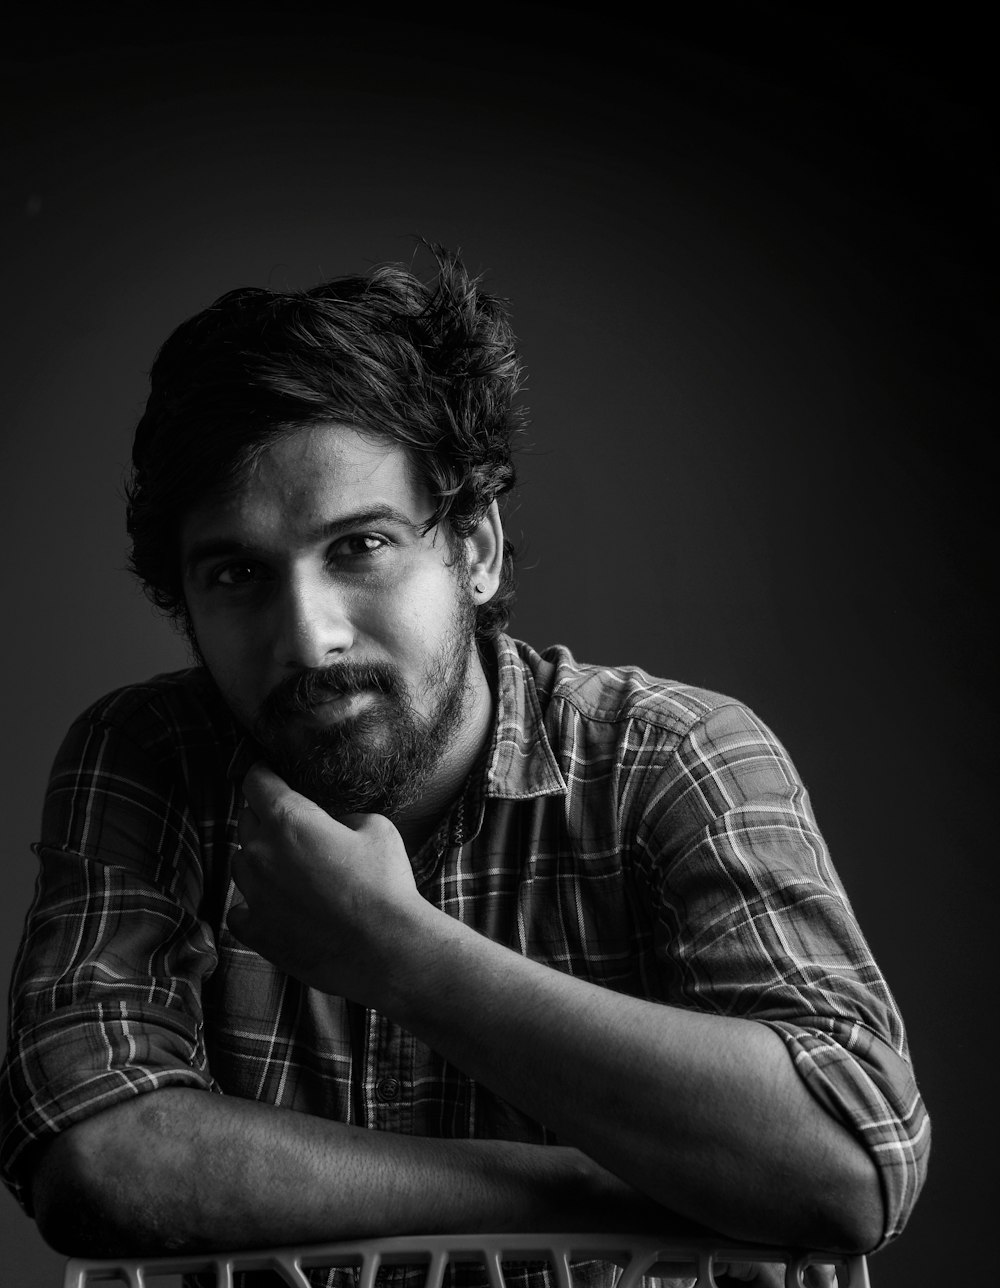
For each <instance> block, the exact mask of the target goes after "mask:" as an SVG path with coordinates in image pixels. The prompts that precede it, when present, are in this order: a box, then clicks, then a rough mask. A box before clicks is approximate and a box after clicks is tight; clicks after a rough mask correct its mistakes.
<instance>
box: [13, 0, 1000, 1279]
mask: <svg viewBox="0 0 1000 1288" xmlns="http://www.w3.org/2000/svg"><path fill="white" fill-rule="evenodd" d="M144 12H145V15H146V16H145V17H144V18H143V19H142V20H141V21H139V20H137V19H136V17H135V16H134V15H131V14H129V13H128V11H126V10H125V9H124V8H123V9H122V10H121V11H120V12H117V11H115V12H110V11H108V12H103V13H102V12H101V11H99V10H95V9H93V8H87V9H86V16H85V18H84V17H80V18H77V19H75V20H74V19H62V18H61V19H60V20H59V23H60V25H59V26H58V29H56V27H55V25H54V24H53V25H52V26H51V28H50V27H49V26H47V22H46V18H45V16H44V15H40V16H39V17H37V18H34V17H32V15H30V14H29V15H27V16H23V17H22V19H21V20H20V23H19V25H18V27H17V28H16V29H15V31H14V32H13V34H12V35H10V36H9V39H8V44H7V51H8V52H7V55H6V63H5V72H4V92H5V97H6V100H7V102H6V105H5V108H4V117H3V119H4V120H5V122H6V127H5V128H6V137H5V144H4V150H3V158H2V160H3V169H2V175H3V205H2V212H3V215H2V218H3V223H2V228H3V241H4V249H5V254H6V260H7V263H6V267H5V273H4V278H3V301H4V304H5V306H6V307H5V310H4V312H5V321H4V333H5V334H4V346H3V356H4V359H5V374H4V378H3V382H2V389H0V395H2V399H3V408H2V421H0V426H2V429H0V434H2V438H0V450H2V465H3V472H2V479H3V489H4V503H3V519H4V525H5V527H4V536H3V548H4V550H5V552H6V557H5V559H4V561H3V562H4V571H5V574H6V578H7V587H6V590H5V594H4V602H5V604H6V606H7V614H6V626H5V629H4V631H3V645H4V665H3V679H4V703H5V708H4V710H5V720H4V728H5V731H6V739H5V744H6V746H5V757H4V768H3V779H2V781H3V787H4V807H3V808H4V815H5V820H6V846H5V849H4V865H5V868H4V881H5V889H6V893H5V898H4V900H3V905H2V918H3V920H2V930H0V935H2V938H0V956H2V960H0V969H2V970H3V971H4V972H6V971H7V969H8V967H9V963H10V961H11V959H12V957H13V953H14V950H15V945H16V941H17V938H18V934H19V930H20V925H21V919H22V916H23V913H24V910H25V908H26V906H27V902H28V900H29V897H30V891H31V886H32V880H33V859H32V857H31V855H30V853H29V852H28V844H29V842H30V841H31V840H32V839H33V836H34V831H35V827H36V819H37V814H38V809H39V804H40V798H41V793H42V790H43V787H44V780H45V776H46V773H47V769H48V764H49V762H50V759H51V756H52V754H53V752H54V750H55V747H56V746H57V744H58V741H59V739H60V737H61V735H62V733H63V731H64V729H65V727H66V725H67V723H68V721H69V719H70V718H71V717H72V716H73V715H74V714H76V713H77V712H78V711H79V710H80V709H81V708H82V707H83V706H84V705H85V704H86V703H87V702H88V701H90V700H91V699H93V698H96V697H97V696H99V695H100V694H101V693H103V692H105V691H106V690H108V689H109V688H112V687H115V686H117V685H119V684H123V683H126V682H128V681H131V680H138V679H141V678H143V677H145V676H147V675H148V674H150V673H151V672H153V671H156V670H162V669H168V668H173V667H175V666H178V665H181V664H183V662H184V660H185V657H184V651H183V648H182V647H181V645H180V643H179V642H178V641H177V640H176V639H175V638H174V637H172V636H171V634H170V632H169V630H168V629H167V627H166V626H165V625H164V624H163V623H162V622H160V621H158V620H157V619H156V618H155V617H154V615H153V614H152V611H151V610H150V609H149V608H148V607H147V606H146V604H145V601H144V600H143V599H142V598H141V596H140V595H139V594H138V593H137V592H136V591H135V589H134V588H133V586H132V584H131V583H130V580H129V578H128V576H127V575H126V574H125V573H124V572H123V571H122V568H123V565H124V535H125V534H124V525H123V517H122V505H121V478H122V471H123V467H124V465H125V463H126V461H127V458H128V453H129V445H130V437H131V427H132V425H133V424H134V421H135V418H136V416H137V414H138V413H139V410H140V408H141V406H142V403H143V399H144V391H145V372H146V370H148V367H149V364H150V361H151V359H152V356H153V353H154V352H155V349H156V347H157V346H158V344H159V343H160V342H161V341H162V340H163V339H164V337H165V336H166V334H167V333H168V331H169V330H170V329H171V328H172V327H173V326H174V325H176V324H177V323H178V322H180V321H181V320H182V319H183V318H185V317H186V316H188V315H189V314H190V313H192V312H193V311H195V310H196V309H197V308H200V307H202V306H204V305H205V304H207V303H208V302H210V301H211V300H212V299H213V298H214V297H215V296H216V295H218V294H219V293H221V292H222V291H224V290H226V289H229V288H230V287H233V286H236V285H244V284H259V285H270V286H274V287H303V286H308V285H311V284H313V282H314V281H316V280H317V279H319V278H320V277H322V276H327V275H334V274H337V273H341V272H348V271H355V270H359V269H362V268H364V267H365V266H366V265H368V264H370V263H372V262H376V261H379V260H383V259H407V258H408V257H409V255H410V253H411V248H412V242H411V240H410V237H411V235H412V234H414V233H419V234H423V235H424V236H426V237H428V238H431V239H434V240H438V241H441V242H444V243H445V244H447V245H450V246H452V247H456V246H461V247H462V248H463V249H464V251H465V253H466V257H467V260H468V262H469V263H470V264H471V266H472V267H473V268H476V269H482V270H486V271H487V272H488V275H489V280H490V282H491V283H492V285H493V287H494V288H495V289H496V290H497V291H499V292H500V293H501V294H503V295H505V296H508V297H510V298H511V299H512V301H513V305H514V318H515V325H516V327H517V330H518V332H519V335H520V337H521V339H522V343H523V351H524V356H525V358H526V361H527V363H528V366H529V368H530V373H531V375H530V384H529V390H528V394H527V401H528V403H529V404H530V406H531V409H532V428H531V433H530V442H529V445H528V447H529V450H528V451H527V452H526V453H525V454H524V455H523V457H522V460H521V475H522V479H523V488H522V492H521V498H520V502H519V504H518V505H517V507H516V508H514V509H513V510H512V511H511V512H510V513H509V515H508V521H509V527H510V529H511V531H512V534H513V535H514V537H515V539H518V540H521V541H522V545H523V548H524V555H525V559H524V570H523V572H522V578H521V586H522V589H521V593H520V598H519V606H518V609H517V613H516V617H515V621H514V629H515V632H516V633H517V634H520V635H522V636H524V637H525V638H528V639H529V640H531V642H533V643H535V644H536V645H542V644H546V643H551V642H554V641H556V640H558V641H561V642H564V643H566V644H569V645H570V646H571V647H572V648H573V649H574V650H575V652H576V653H577V655H578V656H579V657H581V658H583V659H586V660H589V661H601V662H609V663H616V662H637V663H640V664H642V665H644V666H646V667H647V668H648V669H650V670H652V671H653V672H655V673H659V674H666V675H670V676H673V677H677V678H682V679H685V680H688V681H692V682H696V683H699V684H702V685H705V686H708V687H712V688H715V689H718V690H722V691H724V692H730V693H734V694H736V695H737V696H739V697H741V698H743V699H744V700H746V701H748V702H749V703H750V704H751V705H753V706H755V707H756V709H757V710H758V711H759V713H760V714H761V715H762V716H763V717H764V718H765V719H767V720H768V721H769V722H770V723H771V724H772V725H773V726H774V727H775V728H776V729H777V730H778V732H779V733H780V734H781V736H782V737H783V739H784V740H785V742H786V743H787V744H788V745H789V747H790V748H791V750H792V753H793V755H794V756H795V759H796V760H797V762H798V764H799V766H800V768H801V770H802V772H803V774H804V776H805V778H806V781H807V783H808V784H809V785H810V786H811V788H812V792H813V796H814V800H815V803H816V807H817V811H818V814H819V818H820V822H821V824H823V826H824V829H825V831H826V833H827V835H828V838H829V840H830V843H831V846H832V849H833V853H834V857H835V860H836V862H837V865H838V867H839V870H840V872H841V875H842V877H843V878H844V880H845V882H846V884H847V887H848V890H849V892H850V893H851V895H852V898H853V900H854V903H855V906H856V909H857V912H858V915H859V917H860V920H861V922H862V925H863V926H864V928H865V929H866V931H867V933H868V936H869V938H870V940H871V941H872V943H873V946H874V948H875V951H876V954H877V956H878V958H879V960H880V962H881V963H882V965H883V968H884V970H885V972H886V974H887V975H888V978H889V981H890V984H891V985H892V987H893V989H894V991H895V993H896V995H897V997H898V998H899V1001H900V1003H901V1005H902V1008H903V1011H904V1014H905V1015H906V1017H907V1020H908V1024H909V1029H910V1035H911V1042H912V1047H913V1052H914V1057H915V1062H916V1068H917V1072H918V1077H919V1079H920V1082H921V1086H922V1089H923V1090H924V1093H925V1095H926V1098H927V1101H928V1103H929V1105H930V1108H931V1111H932V1114H933V1115H934V1121H935V1149H934V1158H933V1166H932V1169H931V1176H930V1181H929V1183H928V1186H927V1190H926V1192H925V1195H924V1197H923V1199H922V1201H921V1203H920V1204H919V1205H918V1208H917V1210H916V1214H915V1216H914V1218H913V1222H912V1225H911V1227H910V1229H909V1230H908V1231H907V1233H906V1234H905V1235H904V1236H903V1238H902V1239H901V1240H900V1241H899V1242H898V1243H897V1244H896V1245H894V1246H893V1247H891V1248H890V1249H888V1250H887V1251H886V1252H884V1253H883V1254H880V1255H879V1256H878V1258H877V1259H876V1260H875V1261H874V1263H873V1266H872V1275H873V1281H874V1283H875V1285H876V1288H892V1286H893V1285H898V1286H900V1288H901V1286H902V1285H907V1286H908V1288H913V1286H914V1285H923V1284H931V1283H937V1282H942V1283H944V1282H948V1283H959V1282H961V1283H967V1282H970V1281H971V1276H972V1268H973V1267H974V1266H979V1265H982V1266H984V1268H985V1271H986V1273H987V1275H989V1273H990V1269H989V1262H988V1260H987V1259H986V1255H985V1251H984V1249H983V1248H982V1247H980V1246H978V1244H977V1241H976V1236H977V1235H978V1234H982V1233H984V1232H988V1231H991V1230H992V1225H991V1224H989V1222H990V1221H991V1218H992V1205H991V1206H990V1207H987V1198H988V1195H987V1189H988V1187H989V1184H990V1182H989V1181H988V1179H987V1178H988V1176H989V1175H990V1174H991V1171H992V1169H991V1168H989V1162H990V1150H991V1148H992V1149H995V1148H996V1140H995V1135H993V1137H992V1138H991V1133H995V1125H994V1124H995V1113H994V1112H993V1111H992V1109H991V1097H994V1096H995V1078H993V1077H992V1075H991V1072H990V1064H989V1058H988V1054H987V1049H986V1048H987V1047H988V1037H989V1029H988V1028H987V1023H988V1020H987V1018H986V1017H985V1016H984V1014H983V1011H984V1007H983V1006H982V1005H981V1004H980V1000H979V999H980V997H981V996H983V995H985V993H986V982H987V978H988V976H987V974H986V972H987V970H988V969H989V968H988V966H987V961H989V964H990V967H992V963H993V960H994V958H995V952H994V951H992V950H990V951H989V953H988V946H990V945H991V944H992V940H993V922H994V917H995V914H996V904H997V898H996V888H995V885H994V884H993V882H992V881H991V879H990V877H991V875H992V874H991V870H990V869H991V859H992V850H993V848H994V846H993V838H992V836H991V834H990V832H989V830H988V827H987V826H986V825H985V820H987V819H988V818H989V813H988V810H989V807H990V805H991V803H992V795H991V794H990V793H991V789H992V788H993V778H992V775H988V769H987V757H988V751H987V747H988V732H989V730H990V724H991V715H992V675H991V674H988V672H987V665H986V660H987V656H988V655H989V656H990V657H991V659H992V653H993V649H992V648H990V647H989V646H990V644H991V643H992V640H991V639H990V638H989V632H988V631H987V628H986V624H985V621H984V614H983V613H982V611H981V605H983V603H984V602H985V601H986V597H987V595H988V594H989V592H990V590H991V589H992V585H991V581H990V578H989V576H988V574H987V571H986V568H987V550H986V531H985V519H984V513H985V509H986V506H987V504H988V501H987V497H988V496H989V495H990V494H991V493H992V492H993V490H994V488H993V482H992V477H993V476H992V474H991V473H989V472H988V471H987V462H986V456H985V448H984V442H985V436H986V424H987V419H986V418H987V402H988V394H989V393H990V392H991V388H990V385H991V381H992V375H990V376H989V378H988V375H987V353H988V352H990V353H992V350H991V349H990V348H989V347H988V346H989V340H988V328H987V300H988V294H987V287H986V286H985V285H984V275H985V272H986V266H987V264H988V262H989V261H988V258H987V255H986V247H987V236H986V234H987V228H988V223H989V222H990V221H991V220H992V216H993V208H992V207H991V206H990V204H989V200H990V198H989V194H990V190H991V186H990V185H991V181H992V175H991V174H989V173H988V172H987V171H986V169H985V167H986V164H987V159H986V158H987V155H988V153H987V149H986V144H987V140H986V138H985V126H984V124H983V114H982V112H981V110H980V107H979V97H980V91H981V88H982V82H981V80H980V78H979V74H978V72H977V68H976V63H975V52H976V50H977V48H978V47H979V46H980V45H981V44H982V43H984V42H985V32H984V31H983V30H976V29H974V28H970V27H969V26H968V24H967V23H966V22H965V20H964V18H963V13H962V10H961V8H956V7H954V6H951V7H949V10H948V14H949V20H948V25H947V27H946V29H944V30H941V29H940V28H936V29H934V30H931V28H930V27H929V26H927V27H925V28H921V27H920V26H919V20H918V19H917V18H916V17H915V15H914V13H913V12H912V11H910V12H909V14H908V16H907V21H906V23H905V24H897V23H895V22H894V21H893V20H892V17H891V15H889V14H886V13H885V11H883V16H882V18H873V16H872V13H871V11H869V12H868V13H867V15H866V20H865V22H864V24H855V23H853V22H852V21H851V20H850V19H849V18H847V17H845V16H844V14H843V12H842V11H841V10H839V9H838V10H832V9H829V7H826V6H824V7H823V17H822V18H819V17H815V18H806V17H803V16H801V15H800V16H794V15H791V14H788V13H785V12H784V11H783V10H782V9H780V8H777V7H771V6H765V5H750V6H740V7H736V8H734V9H733V11H732V13H729V11H727V10H726V8H725V7H723V8H721V9H720V8H719V7H713V8H712V9H711V13H710V14H709V17H708V19H706V21H705V22H704V23H703V24H701V25H692V24H685V23H684V22H681V21H679V20H678V19H677V18H676V17H668V19H667V20H666V21H665V22H664V20H663V19H662V18H661V20H660V27H659V29H658V30H654V29H652V28H651V27H650V26H649V22H650V19H648V18H642V17H640V16H639V14H638V12H637V11H636V10H632V9H630V8H629V7H624V8H622V7H619V9H617V10H616V11H615V20H614V23H613V24H608V23H607V21H603V22H602V21H599V20H597V19H595V18H593V17H591V16H588V12H587V11H586V10H583V9H580V8H576V7H569V6H566V7H557V6H545V5H536V6H531V7H521V6H517V5H515V6H512V7H508V8H506V9H505V10H504V11H503V13H502V14H500V13H498V14H497V15H496V16H495V17H494V18H492V19H486V18H475V17H471V16H470V13H469V12H460V11H447V10H441V9H438V10H435V14H436V17H434V18H433V19H427V20H418V19H412V20H408V19H406V18H404V17H402V16H396V15H395V14H394V13H393V12H392V11H391V10H390V11H389V12H388V13H387V12H386V10H385V9H384V8H383V9H380V10H379V16H378V17H373V18H372V19H371V20H370V21H367V20H366V19H365V18H363V17H352V18H348V17H346V16H345V15H344V14H343V13H341V12H339V11H338V8H337V6H335V5H333V6H329V7H328V8H327V9H326V10H325V11H323V12H324V13H325V16H324V17H323V18H320V17H319V16H318V14H319V12H320V11H318V10H316V9H314V8H312V7H310V6H305V5H301V4H295V3H290V4H284V5H281V6H276V5H275V6H273V7H271V8H268V7H263V8H259V9H256V10H254V12H253V14H252V15H251V14H250V13H249V12H248V11H246V10H243V9H238V8H235V7H234V8H232V9H229V8H227V7H226V6H217V7H215V8H213V9H212V10H211V12H210V14H209V16H207V17H206V16H205V15H204V14H202V15H200V16H199V15H197V14H195V13H194V11H192V12H190V13H187V12H186V11H185V10H184V9H183V8H181V9H178V8H177V7H174V6H171V7H170V8H167V7H165V6H160V7H157V9H156V10H155V11H154V12H150V11H148V7H147V10H145V11H144ZM668 12H669V11H668ZM137 21H138V25H137ZM67 22H69V24H70V25H68V26H67V25H66V23H67ZM74 24H75V25H74ZM915 24H917V25H916V26H915ZM522 538H523V540H522ZM988 649H989V654H988ZM987 953H988V955H987ZM990 1009H992V1008H990ZM0 1223H2V1224H0V1229H2V1234H0V1239H2V1247H3V1255H2V1258H0V1283H2V1284H3V1285H5V1286H10V1288H48V1286H50V1285H51V1286H52V1288H54V1286H55V1285H56V1284H58V1283H59V1282H60V1274H61V1270H60V1264H61V1263H60V1258H58V1257H57V1256H55V1255H54V1254H52V1253H50V1252H48V1251H47V1250H46V1249H45V1248H44V1246H43V1245H42V1243H41V1240H40V1239H39V1237H38V1236H37V1234H36V1232H35V1230H34V1227H33V1226H32V1225H31V1224H30V1223H29V1222H28V1221H27V1220H26V1219H25V1218H24V1217H23V1216H22V1215H21V1214H20V1213H19V1212H18V1211H17V1209H16V1207H15V1205H14V1204H13V1202H12V1201H11V1200H10V1199H9V1198H6V1197H5V1198H3V1199H0ZM960 1243H961V1246H960Z"/></svg>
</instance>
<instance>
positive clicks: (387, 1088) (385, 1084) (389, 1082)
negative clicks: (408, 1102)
mask: <svg viewBox="0 0 1000 1288" xmlns="http://www.w3.org/2000/svg"><path fill="white" fill-rule="evenodd" d="M375 1099H376V1100H381V1102H382V1104H384V1105H386V1104H388V1103H389V1101H391V1100H398V1099H399V1079H398V1078H379V1080H378V1082H376V1084H375Z"/></svg>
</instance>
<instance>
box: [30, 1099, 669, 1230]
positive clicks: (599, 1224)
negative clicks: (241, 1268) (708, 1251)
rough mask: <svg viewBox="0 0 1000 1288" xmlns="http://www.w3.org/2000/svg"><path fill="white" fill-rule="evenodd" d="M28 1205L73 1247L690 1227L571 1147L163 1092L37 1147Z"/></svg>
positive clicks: (120, 1107) (45, 1227) (124, 1105)
mask: <svg viewBox="0 0 1000 1288" xmlns="http://www.w3.org/2000/svg"><path fill="white" fill-rule="evenodd" d="M32 1199H33V1204H34V1208H35V1215H36V1218H37V1220H38V1224H39V1228H40V1229H41V1231H42V1233H43V1235H44V1237H45V1238H46V1240H47V1241H48V1242H49V1243H50V1244H52V1246H53V1247H55V1248H56V1249H58V1250H59V1251H61V1252H64V1253H66V1254H71V1255H88V1254H89V1255H120V1256H128V1255H142V1254H146V1255H149V1254H158V1253H159V1254H164V1253H168V1252H171V1251H193V1252H196V1251H202V1250H211V1249H219V1248H225V1247H233V1248H240V1247H243V1248H253V1247H267V1246H274V1245H280V1244H288V1243H313V1242H325V1241H328V1240H336V1239H346V1238H365V1237H376V1236H384V1235H387V1234H412V1233H455V1232H459V1233H460V1232H463V1231H467V1232H470V1233H475V1232H482V1231H486V1230H491V1231H515V1230H582V1231H587V1230H591V1231H592V1230H595V1229H600V1230H630V1231H636V1230H652V1229H656V1230H657V1231H659V1232H660V1233H668V1232H671V1231H677V1232H678V1233H681V1232H683V1231H690V1230H691V1228H692V1227H691V1225H690V1223H688V1222H684V1221H681V1220H679V1219H677V1218H671V1217H670V1215H669V1214H668V1213H664V1212H662V1211H661V1210H660V1209H659V1208H658V1207H657V1206H656V1205H655V1204H653V1203H651V1202H650V1201H649V1200H647V1199H645V1198H644V1197H643V1196H642V1195H640V1194H638V1193H636V1192H635V1191H634V1190H632V1189H631V1187H629V1186H628V1185H626V1184H624V1183H623V1182H621V1181H619V1180H618V1179H617V1178H616V1177H614V1176H612V1175H611V1174H609V1173H608V1172H606V1171H605V1170H604V1169H603V1168H601V1167H599V1166H598V1165H597V1164H595V1163H593V1162H592V1161H591V1160H590V1159H589V1158H587V1157H585V1156H584V1155H583V1154H581V1153H579V1152H578V1151H577V1150H575V1149H571V1148H563V1147H552V1146H540V1145H525V1144H521V1143H519V1142H512V1141H488V1140H439V1139H432V1138H426V1137H409V1136H402V1135H398V1134H395V1133H391V1132H377V1131H369V1130H367V1129H366V1128H358V1127H350V1126H346V1125H345V1124H343V1123H336V1122H329V1121H327V1120H326V1119H321V1118H316V1117H313V1116H312V1115H309V1114H302V1113H295V1112H293V1111H290V1110H285V1109H280V1108H276V1107H274V1106H272V1105H268V1104H258V1103H257V1102H255V1101H249V1100H241V1099H238V1098H235V1097H229V1096H217V1095H212V1094H210V1093H208V1092H205V1091H199V1090H194V1089H189V1088H167V1089H165V1090H161V1091H156V1092H152V1093H149V1094H146V1095H142V1096H139V1097H137V1098H135V1099H132V1100H129V1101H126V1102H124V1103H122V1104H120V1105H117V1106H115V1107H114V1108H113V1109H109V1110H107V1111H105V1112H103V1113H99V1114H95V1115H94V1116H93V1117H91V1118H87V1119H85V1120H84V1121H82V1122H80V1123H77V1124H76V1125H75V1126H73V1127H70V1128H69V1129H67V1130H66V1131H64V1132H61V1133H59V1135H57V1136H55V1137H52V1138H50V1139H49V1140H48V1141H46V1142H45V1143H44V1144H43V1145H41V1146H40V1147H38V1150H37V1154H36V1157H35V1159H34V1162H33V1166H32Z"/></svg>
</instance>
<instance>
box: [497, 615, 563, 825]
mask: <svg viewBox="0 0 1000 1288" xmlns="http://www.w3.org/2000/svg"><path fill="white" fill-rule="evenodd" d="M495 647H496V658H497V672H496V677H497V687H496V699H497V716H496V731H495V733H494V736H493V748H492V751H491V754H490V759H489V767H488V769H487V771H486V795H487V796H491V797H497V798H500V799H503V800H524V799H528V798H530V797H533V796H555V795H565V793H566V791H567V790H568V789H567V786H566V780H565V778H564V777H563V775H562V772H561V770H560V769H559V764H558V762H557V761H556V757H555V753H554V752H553V750H552V744H551V743H550V742H549V738H548V734H547V733H546V732H545V721H544V717H543V714H542V701H541V693H540V690H541V691H542V692H543V693H545V696H546V697H547V696H548V694H547V689H548V685H549V684H550V683H551V677H552V672H553V669H554V668H553V667H552V665H551V663H549V662H546V661H544V659H542V658H541V657H539V656H538V654H537V653H535V652H533V651H532V650H531V649H530V648H528V646H527V645H525V644H521V643H519V642H518V641H517V640H512V639H511V638H510V637H509V636H507V635H501V636H499V637H498V639H497V640H496V644H495Z"/></svg>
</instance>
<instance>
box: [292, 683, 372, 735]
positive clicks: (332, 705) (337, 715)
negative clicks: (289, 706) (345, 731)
mask: <svg viewBox="0 0 1000 1288" xmlns="http://www.w3.org/2000/svg"><path fill="white" fill-rule="evenodd" d="M377 696H378V695H377V694H376V693H375V692H374V691H373V690H371V689H362V690H361V691H360V692H358V691H354V692H351V693H331V694H330V695H329V696H328V697H317V700H316V701H315V702H313V703H311V704H310V706H309V707H308V709H307V710H305V711H302V712H300V713H299V714H298V716H297V719H299V720H302V721H304V722H305V723H306V724H317V725H324V726H327V727H328V726H330V725H335V724H341V723H342V722H343V721H345V720H350V719H351V718H352V717H353V716H356V715H359V714H360V713H361V711H363V710H365V709H366V708H367V707H368V706H370V705H371V703H372V702H373V701H374V700H375V698H376V697H377Z"/></svg>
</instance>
